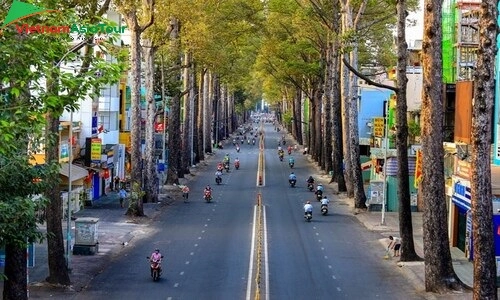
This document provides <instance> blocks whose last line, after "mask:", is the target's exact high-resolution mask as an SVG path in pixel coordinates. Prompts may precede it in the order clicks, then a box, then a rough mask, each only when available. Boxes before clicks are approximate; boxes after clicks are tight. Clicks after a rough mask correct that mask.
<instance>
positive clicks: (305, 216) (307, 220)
mask: <svg viewBox="0 0 500 300" xmlns="http://www.w3.org/2000/svg"><path fill="white" fill-rule="evenodd" d="M304 218H305V219H306V222H311V219H312V218H313V215H312V212H306V213H305V215H304Z"/></svg>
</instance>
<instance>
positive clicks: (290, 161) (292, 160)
mask: <svg viewBox="0 0 500 300" xmlns="http://www.w3.org/2000/svg"><path fill="white" fill-rule="evenodd" d="M288 164H289V165H294V164H295V158H293V156H290V157H289V158H288Z"/></svg>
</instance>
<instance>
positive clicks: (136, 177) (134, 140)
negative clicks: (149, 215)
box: [124, 12, 144, 216]
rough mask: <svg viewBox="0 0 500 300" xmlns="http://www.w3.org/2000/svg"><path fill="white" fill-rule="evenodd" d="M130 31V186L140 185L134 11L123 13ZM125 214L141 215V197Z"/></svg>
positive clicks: (138, 75)
mask: <svg viewBox="0 0 500 300" xmlns="http://www.w3.org/2000/svg"><path fill="white" fill-rule="evenodd" d="M124 18H125V20H126V22H127V26H128V29H129V31H130V73H131V74H130V76H131V78H132V83H131V87H130V94H131V96H130V112H131V123H132V124H134V125H133V126H131V130H130V156H131V159H130V161H131V164H132V171H131V174H130V175H131V176H130V177H131V178H130V179H131V186H133V185H134V184H137V185H138V186H139V187H142V154H141V140H142V128H141V127H142V126H140V124H142V117H141V90H140V89H141V44H140V39H141V28H140V26H139V25H138V24H137V16H136V14H135V12H133V13H128V14H124ZM127 215H131V216H143V215H144V208H143V203H142V197H139V198H138V199H134V201H130V203H129V207H128V209H127Z"/></svg>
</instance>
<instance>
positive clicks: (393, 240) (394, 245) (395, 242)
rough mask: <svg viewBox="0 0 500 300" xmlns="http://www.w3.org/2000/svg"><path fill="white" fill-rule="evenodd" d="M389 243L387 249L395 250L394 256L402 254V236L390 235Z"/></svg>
mask: <svg viewBox="0 0 500 300" xmlns="http://www.w3.org/2000/svg"><path fill="white" fill-rule="evenodd" d="M389 240H390V242H389V245H388V246H387V250H389V249H390V250H393V251H394V254H393V256H394V257H396V256H400V254H401V250H400V249H401V238H398V237H393V236H392V235H390V236H389Z"/></svg>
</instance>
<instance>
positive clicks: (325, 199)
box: [321, 196, 330, 207]
mask: <svg viewBox="0 0 500 300" xmlns="http://www.w3.org/2000/svg"><path fill="white" fill-rule="evenodd" d="M328 203H330V200H328V198H327V197H326V196H323V199H321V207H323V206H324V205H326V206H328Z"/></svg>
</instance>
